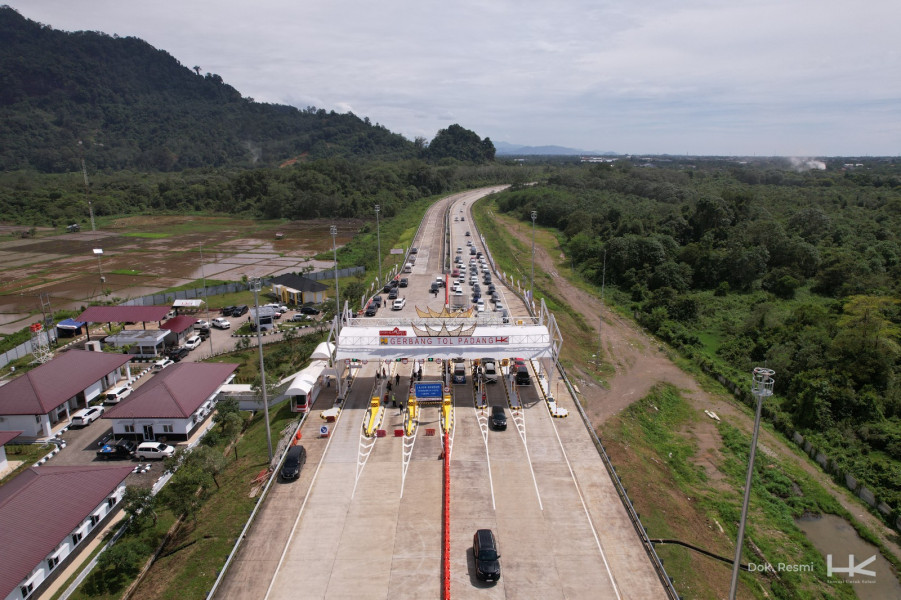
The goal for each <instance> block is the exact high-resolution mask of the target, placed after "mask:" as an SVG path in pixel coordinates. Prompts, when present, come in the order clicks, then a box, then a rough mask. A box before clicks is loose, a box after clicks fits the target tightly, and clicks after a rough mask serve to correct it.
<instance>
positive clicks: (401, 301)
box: [391, 298, 407, 310]
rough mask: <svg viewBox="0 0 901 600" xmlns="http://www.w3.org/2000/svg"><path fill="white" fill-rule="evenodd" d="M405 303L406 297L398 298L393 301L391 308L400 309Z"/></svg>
mask: <svg viewBox="0 0 901 600" xmlns="http://www.w3.org/2000/svg"><path fill="white" fill-rule="evenodd" d="M406 304H407V299H406V298H398V299H397V300H395V301H394V304H393V305H391V310H401V309H403V307H404V306H406Z"/></svg>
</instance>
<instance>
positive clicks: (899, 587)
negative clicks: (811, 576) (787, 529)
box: [795, 514, 901, 600]
mask: <svg viewBox="0 0 901 600" xmlns="http://www.w3.org/2000/svg"><path fill="white" fill-rule="evenodd" d="M795 522H796V524H797V525H798V527H800V528H801V531H803V532H804V535H806V536H807V539H808V540H810V542H811V543H812V544H813V545H814V547H815V548H816V549H817V550H819V551H820V553H821V554H822V555H823V557H824V558H826V560H827V565H828V564H829V558H828V557H829V555H832V568H833V574H832V576H831V577H832V578H838V577H841V578H843V579H845V580H846V581H850V582H851V585H852V586H853V587H854V592H855V593H856V594H857V597H858V598H860V599H861V600H883V599H886V598H901V583H899V582H898V579H897V578H896V577H895V575H894V574H893V573H892V567H891V565H890V564H889V562H888V561H887V560H885V558H883V556H882V554H880V553H879V549H878V548H876V546H874V545H872V544H870V543H869V542H867V541H865V540H864V539H863V538H861V537H860V536H859V535H857V532H856V531H855V530H854V528H853V527H851V525H850V524H849V523H848V522H847V521H845V520H844V519H842V518H841V517H837V516H835V515H829V514H824V515H822V516H818V517H803V518H801V519H797V520H796V521H795ZM851 555H853V556H854V559H853V560H854V562H853V564H852V563H851ZM870 557H875V559H874V560H873V561H872V562H870V563H869V564H866V565H864V564H863V563H866V562H867V561H868V560H869V559H870ZM851 569H854V572H853V574H852V573H849V571H850V570H851ZM861 570H864V571H869V572H873V573H875V575H869V574H865V573H861Z"/></svg>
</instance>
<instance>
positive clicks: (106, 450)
mask: <svg viewBox="0 0 901 600" xmlns="http://www.w3.org/2000/svg"><path fill="white" fill-rule="evenodd" d="M136 448H137V445H135V443H134V442H133V441H131V440H126V439H123V440H119V441H118V442H115V443H112V444H104V445H103V448H101V449H100V450H98V451H97V458H99V459H102V460H120V459H124V458H131V455H132V454H134V451H135V449H136Z"/></svg>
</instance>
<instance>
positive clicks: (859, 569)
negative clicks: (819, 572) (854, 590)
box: [826, 554, 876, 579]
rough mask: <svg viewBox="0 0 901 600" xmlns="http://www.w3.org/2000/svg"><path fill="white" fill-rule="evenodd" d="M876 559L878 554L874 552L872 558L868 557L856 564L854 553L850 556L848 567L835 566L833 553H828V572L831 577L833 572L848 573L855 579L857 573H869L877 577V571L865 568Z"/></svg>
mask: <svg viewBox="0 0 901 600" xmlns="http://www.w3.org/2000/svg"><path fill="white" fill-rule="evenodd" d="M874 560H876V555H875V554H874V555H873V556H871V557H870V558H868V559H866V560H865V561H863V562H862V563H860V564H859V565H855V564H854V555H853V554H851V555H849V556H848V566H847V567H833V566H832V555H831V554H827V555H826V573H827V575H828V576H829V577H832V574H833V573H847V575H848V577H849V578H850V579H854V577H855V575H868V576H870V577H876V571H870V570H869V569H864V567H866V566H867V565H869V564H870V563H871V562H873V561H874Z"/></svg>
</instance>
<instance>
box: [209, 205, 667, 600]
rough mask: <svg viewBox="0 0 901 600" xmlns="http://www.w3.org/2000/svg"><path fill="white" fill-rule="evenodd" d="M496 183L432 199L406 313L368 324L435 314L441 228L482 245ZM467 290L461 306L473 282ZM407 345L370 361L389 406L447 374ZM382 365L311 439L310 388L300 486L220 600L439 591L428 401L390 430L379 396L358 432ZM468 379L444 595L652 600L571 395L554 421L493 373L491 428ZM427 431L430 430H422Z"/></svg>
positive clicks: (459, 406) (254, 540) (435, 417)
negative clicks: (491, 564) (495, 423)
mask: <svg viewBox="0 0 901 600" xmlns="http://www.w3.org/2000/svg"><path fill="white" fill-rule="evenodd" d="M498 189H500V188H486V189H482V190H473V191H469V192H466V193H462V194H457V195H454V196H451V197H449V198H447V199H444V200H442V201H439V202H438V203H436V204H435V205H434V206H433V207H431V208H430V210H429V211H428V213H427V215H426V217H425V219H424V220H423V224H422V227H421V229H420V231H419V233H418V234H417V236H416V239H415V241H414V242H413V245H414V246H417V247H418V250H419V251H418V254H417V261H416V264H415V266H414V268H413V271H412V273H410V274H402V276H405V277H407V278H408V279H409V285H408V287H406V288H400V289H399V291H400V292H401V295H402V297H405V298H406V300H407V303H406V306H405V307H404V309H403V310H402V311H394V313H393V314H391V313H390V312H389V311H390V310H391V309H390V308H382V309H380V311H379V313H378V314H377V315H376V317H374V319H375V321H378V320H379V319H380V318H387V317H389V316H390V317H394V318H398V317H403V316H404V315H409V316H410V317H412V316H414V315H415V307H417V306H418V307H419V308H420V309H425V308H426V307H430V308H432V309H433V310H436V311H437V310H441V308H442V306H443V304H444V289H442V290H441V294H439V295H438V296H437V297H435V296H434V295H432V294H431V293H429V289H428V288H429V284H430V283H431V282H432V281H434V280H435V278H436V276H437V275H440V274H442V273H443V268H442V267H443V265H442V263H443V260H442V241H443V240H444V227H445V223H446V222H447V221H448V220H449V221H450V222H451V243H450V253H451V256H452V257H453V256H454V255H456V248H457V247H461V248H463V249H464V250H463V254H462V255H463V257H464V263H468V261H469V252H468V247H467V246H466V240H472V243H473V244H475V245H476V247H477V248H478V249H479V250H484V248H482V246H481V242H480V241H479V238H478V235H477V234H478V232H477V231H476V229H475V226H474V224H473V223H472V219H471V215H470V213H469V210H470V208H471V207H472V203H473V202H474V201H476V200H477V199H478V198H480V197H482V196H484V195H486V194H488V193H491V192H492V191H495V190H498ZM448 211H449V212H448ZM448 215H450V217H451V218H450V219H447V216H448ZM453 217H456V218H457V220H456V221H455V220H454V218H453ZM460 217H464V218H465V220H463V221H460V220H459V218H460ZM466 231H470V232H471V235H470V236H465V232H466ZM451 260H453V258H451ZM494 281H495V284H496V285H498V288H499V291H500V292H501V296H502V298H501V301H502V303H503V305H504V306H506V307H508V310H510V311H511V315H512V316H514V317H516V316H525V315H527V314H528V312H527V310H526V308H525V306H524V305H523V304H522V303H521V302H520V301H519V299H518V297H517V296H516V295H515V294H513V293H511V291H510V290H507V289H504V287H503V286H502V285H501V284H500V282H499V278H498V277H497V276H495V279H494ZM465 288H466V290H465V291H466V295H467V299H468V298H469V294H470V292H471V291H472V290H471V288H470V286H468V284H467V285H466V286H465ZM382 295H383V296H386V294H382ZM489 306H490V303H489ZM486 309H487V311H490V310H491V309H490V308H487V306H486ZM398 313H399V314H398ZM513 326H515V325H511V327H513ZM410 352H411V356H410V360H409V362H408V363H407V364H404V363H402V362H390V363H386V364H384V365H382V366H383V367H384V368H386V369H388V370H389V375H390V376H392V378H391V379H390V380H391V382H392V384H393V383H394V381H395V380H394V379H393V375H394V374H395V373H399V374H400V383H399V384H397V385H394V391H395V394H396V396H397V398H398V399H399V400H400V399H402V398H403V399H405V398H406V390H408V389H409V386H410V376H411V373H412V372H413V369H414V361H415V360H417V359H419V360H423V363H422V365H423V377H422V379H423V381H442V380H443V377H444V374H443V367H442V364H439V363H438V362H428V360H427V358H428V357H427V355H426V352H427V351H426V350H420V352H422V353H423V354H422V355H420V356H417V355H416V354H415V350H412V349H411V351H410ZM378 368H380V365H379V364H378V361H377V360H373V361H368V362H367V364H365V365H363V366H362V367H361V368H359V369H354V371H355V374H354V376H353V378H352V385H351V387H350V389H349V390H348V391H347V393H346V398H345V401H344V405H343V410H342V411H341V413H340V416H339V418H338V420H337V421H336V422H335V423H332V424H329V427H330V430H329V435H328V436H327V437H322V436H320V435H319V426H320V425H321V424H322V423H323V422H322V421H321V420H320V419H319V417H318V414H319V412H320V411H321V410H323V409H325V408H329V407H331V406H332V404H333V403H334V401H335V398H336V392H335V386H334V385H333V386H331V387H330V388H327V389H326V390H325V391H324V392H323V394H322V395H320V397H319V399H318V400H317V403H316V405H315V406H314V409H313V413H312V414H311V415H310V417H309V418H308V421H307V423H306V424H305V426H304V427H303V429H302V433H303V440H302V442H303V444H304V446H306V448H307V452H308V458H307V463H306V466H305V468H304V470H303V471H302V473H301V477H300V479H299V480H298V481H295V482H291V483H282V482H278V483H276V484H275V485H273V487H272V488H271V490H270V493H269V495H268V497H267V498H266V501H265V503H264V506H263V508H262V510H261V512H260V514H259V515H258V517H257V519H256V521H255V522H254V525H253V526H252V528H251V529H250V531H249V533H248V535H247V538H246V540H245V541H244V543H243V544H242V546H241V547H240V549H239V551H238V553H237V555H236V556H235V557H234V560H233V561H232V564H231V566H230V568H229V570H228V572H227V573H226V576H225V577H224V579H223V581H222V584H221V585H220V586H219V588H218V590H217V593H216V597H217V598H222V599H226V598H228V599H231V598H242V599H243V598H247V599H264V598H266V599H279V600H280V599H288V598H291V599H297V598H353V599H360V598H385V599H388V598H440V597H441V595H442V592H441V565H442V484H443V472H442V467H443V461H442V460H441V452H442V448H441V427H440V423H439V409H438V408H437V407H424V408H423V410H422V413H421V415H420V424H419V426H418V428H417V431H416V434H415V436H414V437H413V438H412V439H410V438H406V437H395V435H394V432H395V429H400V428H402V426H403V416H402V414H401V411H400V410H399V409H398V408H393V407H391V406H390V405H389V406H388V407H387V408H384V409H383V417H382V422H381V425H380V429H383V430H385V431H386V432H387V435H386V436H385V437H374V438H368V437H365V436H364V435H362V431H363V420H364V417H365V415H366V411H367V409H368V408H369V401H370V398H371V397H372V396H373V395H374V394H378V395H381V394H382V393H383V386H384V380H379V379H377V378H376V377H375V375H376V369H378ZM470 374H471V366H470V365H469V363H467V383H466V384H455V385H452V386H451V387H450V390H451V394H452V397H453V405H454V427H453V429H452V431H451V433H450V443H451V453H450V481H451V486H450V524H451V525H450V548H451V554H450V567H451V588H450V591H451V597H453V598H524V599H533V598H540V599H547V598H585V599H592V600H594V599H597V598H664V597H665V593H664V590H663V586H662V584H661V583H660V581H659V579H658V578H657V575H656V573H655V572H654V570H653V568H652V567H651V563H650V561H649V559H648V557H647V554H646V553H645V551H644V549H643V547H642V545H641V543H640V540H639V538H638V535H637V534H636V532H635V530H634V528H633V526H632V524H631V522H630V520H629V518H628V516H627V514H626V511H625V509H624V508H623V506H622V504H621V502H620V500H619V497H618V496H617V494H616V491H615V489H614V486H613V483H612V482H611V480H610V478H609V476H608V474H607V471H606V469H605V468H604V465H603V462H602V461H601V458H600V457H599V456H598V452H597V450H596V449H595V447H594V445H593V443H592V441H591V438H590V436H589V433H588V431H587V429H586V426H585V424H584V423H583V421H582V420H581V418H580V417H579V416H578V413H577V411H576V408H575V405H574V403H573V402H574V401H573V399H572V398H570V397H569V396H568V395H564V396H562V397H558V398H557V401H558V404H559V405H560V406H562V407H564V408H567V409H568V410H569V414H570V416H569V417H568V418H565V419H555V418H552V417H551V415H550V413H549V411H548V408H547V404H546V403H545V401H544V398H543V396H542V393H541V391H540V390H539V389H538V388H537V387H535V386H534V385H532V386H515V387H516V389H515V390H514V386H512V385H511V383H510V381H509V380H508V379H507V378H505V377H500V378H499V381H498V382H497V383H493V384H488V385H486V386H485V395H486V399H487V402H488V404H489V405H492V406H495V405H501V406H505V407H506V412H507V418H508V426H507V429H506V430H505V431H495V430H493V429H491V428H490V427H489V425H488V414H489V413H488V411H487V410H484V409H480V408H478V406H477V404H478V403H477V399H478V398H477V396H479V395H480V394H479V393H478V392H476V391H475V390H474V387H473V384H472V381H471V379H470V377H469V375H470ZM532 379H533V381H535V379H536V374H535V373H534V372H533V373H532ZM560 389H561V390H562V389H563V387H562V386H560ZM401 390H403V393H402V394H401V393H398V392H399V391H401ZM513 394H518V397H519V400H520V401H521V403H522V407H523V408H522V409H521V410H519V411H511V410H510V408H509V404H508V402H509V398H510V396H511V395H513ZM431 430H434V431H435V434H434V435H428V433H429V432H430V431H431ZM480 528H490V529H492V530H493V531H494V533H495V535H496V536H497V539H498V545H499V549H500V554H501V559H500V563H501V570H502V575H501V579H500V581H499V582H497V583H494V584H486V583H484V582H481V581H479V580H477V579H476V577H475V568H474V561H473V558H472V551H471V547H472V537H473V533H474V532H475V530H476V529H480Z"/></svg>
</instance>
